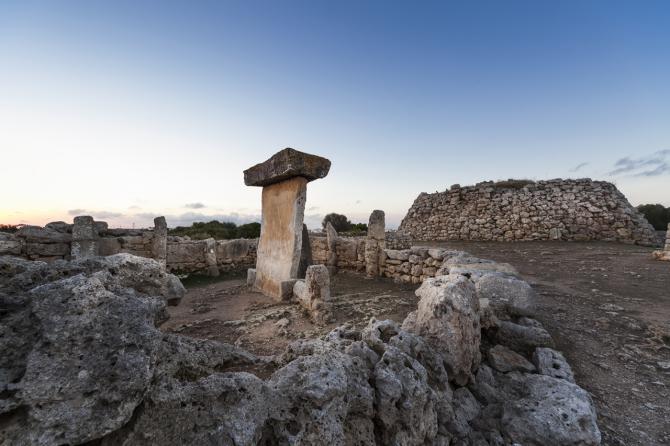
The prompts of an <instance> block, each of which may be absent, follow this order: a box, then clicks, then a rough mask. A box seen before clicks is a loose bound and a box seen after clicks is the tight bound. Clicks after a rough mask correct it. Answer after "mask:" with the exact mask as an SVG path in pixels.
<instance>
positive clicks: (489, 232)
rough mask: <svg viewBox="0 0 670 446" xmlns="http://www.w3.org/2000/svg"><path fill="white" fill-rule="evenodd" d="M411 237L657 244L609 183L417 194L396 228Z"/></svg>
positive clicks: (521, 184)
mask: <svg viewBox="0 0 670 446" xmlns="http://www.w3.org/2000/svg"><path fill="white" fill-rule="evenodd" d="M399 229H400V230H402V231H403V232H405V233H407V234H410V235H411V236H412V238H413V239H414V240H494V241H513V240H575V241H584V240H613V241H621V242H626V243H637V244H640V245H655V244H657V237H656V233H655V231H654V228H653V227H652V226H651V225H650V224H649V222H647V220H646V219H645V218H644V216H643V215H642V214H641V213H640V212H638V211H637V210H636V209H635V208H634V207H633V206H631V204H630V203H629V202H628V200H627V199H626V197H625V196H624V195H623V194H622V193H621V192H620V191H619V190H618V189H617V188H616V186H615V185H614V184H612V183H608V182H605V181H591V180H590V179H576V180H573V179H565V180H563V179H556V180H548V181H538V182H534V181H518V180H517V181H513V180H511V181H504V182H498V183H494V182H492V181H486V182H482V183H478V184H476V185H474V186H467V187H461V186H459V185H457V184H456V185H454V186H452V187H451V188H450V189H449V190H446V191H444V192H436V193H433V194H427V193H421V194H420V195H419V196H418V197H417V198H416V200H414V203H413V204H412V206H411V207H410V209H409V210H408V211H407V215H406V216H405V218H404V219H403V220H402V223H401V224H400V227H399Z"/></svg>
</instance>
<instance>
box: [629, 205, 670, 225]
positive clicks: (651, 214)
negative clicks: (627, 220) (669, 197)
mask: <svg viewBox="0 0 670 446" xmlns="http://www.w3.org/2000/svg"><path fill="white" fill-rule="evenodd" d="M637 210H638V211H640V212H641V213H642V215H644V217H645V218H646V219H647V221H648V222H649V223H650V224H651V225H652V226H653V227H654V229H656V230H657V231H665V230H666V229H668V223H670V208H666V207H665V206H663V205H662V204H658V203H657V204H641V205H639V206H638V207H637Z"/></svg>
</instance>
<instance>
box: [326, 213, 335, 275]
mask: <svg viewBox="0 0 670 446" xmlns="http://www.w3.org/2000/svg"><path fill="white" fill-rule="evenodd" d="M337 237H338V236H337V231H336V230H335V228H334V227H333V225H332V224H331V223H330V222H327V223H326V243H327V245H328V258H327V259H326V266H327V267H328V272H329V273H330V275H334V274H336V273H337Z"/></svg>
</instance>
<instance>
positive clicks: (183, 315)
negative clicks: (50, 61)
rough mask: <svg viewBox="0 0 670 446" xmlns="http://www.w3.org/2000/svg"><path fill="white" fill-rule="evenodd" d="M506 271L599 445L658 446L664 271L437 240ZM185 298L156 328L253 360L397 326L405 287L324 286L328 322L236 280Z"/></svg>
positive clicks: (669, 350) (668, 426)
mask: <svg viewBox="0 0 670 446" xmlns="http://www.w3.org/2000/svg"><path fill="white" fill-rule="evenodd" d="M423 244H428V245H431V246H446V247H449V248H452V249H462V250H465V251H468V252H470V253H472V254H474V255H476V256H479V257H482V258H489V259H493V260H497V261H501V262H508V263H511V264H512V265H513V266H515V267H516V268H517V269H518V271H519V272H520V274H521V275H522V276H523V278H524V279H525V280H527V281H528V282H529V283H530V284H531V285H532V286H533V288H534V289H535V290H536V292H537V296H538V299H537V301H538V305H537V319H538V320H540V321H541V322H542V323H543V324H544V326H545V327H546V328H547V330H548V331H549V332H550V333H551V334H552V336H553V337H554V339H555V341H556V344H557V348H558V349H559V350H561V351H563V352H564V354H565V356H566V357H567V358H568V361H569V362H570V364H571V365H572V368H573V370H574V372H575V377H576V380H577V382H578V383H579V384H580V385H581V386H582V387H584V388H585V389H586V390H588V391H589V392H590V393H591V395H592V396H593V399H594V401H595V404H596V408H597V411H598V418H599V425H600V428H601V430H602V433H603V444H604V445H614V446H620V445H627V446H628V445H645V446H647V445H666V444H670V398H669V396H670V263H668V262H657V261H652V260H651V259H650V252H651V249H647V248H642V247H638V246H630V245H623V244H615V243H597V242H594V243H574V242H573V243H566V242H521V243H493V242H486V243H484V242H481V243H480V242H448V243H423ZM186 285H187V289H188V293H187V295H186V297H185V298H184V299H183V300H182V303H181V304H180V305H179V306H177V307H170V308H169V311H170V316H171V318H170V320H169V321H168V322H166V323H165V324H164V325H163V326H162V329H164V330H166V331H172V332H179V333H182V334H185V335H188V336H193V337H197V338H205V339H215V340H219V341H224V342H228V343H233V344H236V345H238V346H241V347H243V348H245V349H248V350H249V351H252V352H254V353H256V354H259V355H270V354H276V353H279V352H281V351H282V350H283V349H284V347H285V346H286V345H287V344H288V343H290V342H291V341H293V340H295V339H298V338H301V337H302V338H312V337H318V336H320V335H322V334H325V333H327V332H328V331H330V330H331V329H332V328H334V327H336V326H338V325H342V324H344V323H349V324H352V325H354V326H355V327H357V328H361V327H362V326H364V325H365V324H367V321H368V320H369V318H370V317H376V318H378V319H393V320H396V321H402V320H403V319H404V317H405V315H406V314H407V313H409V312H410V311H412V310H414V309H415V308H416V297H415V295H414V290H415V289H416V287H417V286H416V285H402V284H396V283H393V282H392V281H390V280H384V279H379V280H367V279H365V278H363V277H362V276H360V275H357V274H354V273H347V272H344V273H340V274H338V275H337V276H335V277H334V278H332V294H333V295H334V296H336V297H337V299H336V300H335V302H336V303H335V311H334V315H335V320H334V321H333V322H332V323H330V324H329V325H327V326H325V327H319V326H316V325H314V324H312V323H310V322H309V320H308V319H307V318H306V317H305V315H304V314H303V313H302V311H301V310H300V309H299V308H298V307H297V306H296V305H294V304H291V303H275V302H273V301H272V300H271V299H269V298H267V297H265V296H263V295H260V294H257V293H250V292H249V291H248V290H247V289H246V286H245V281H244V280H243V279H242V278H230V279H225V280H218V281H214V282H211V281H210V283H188V282H187V283H186Z"/></svg>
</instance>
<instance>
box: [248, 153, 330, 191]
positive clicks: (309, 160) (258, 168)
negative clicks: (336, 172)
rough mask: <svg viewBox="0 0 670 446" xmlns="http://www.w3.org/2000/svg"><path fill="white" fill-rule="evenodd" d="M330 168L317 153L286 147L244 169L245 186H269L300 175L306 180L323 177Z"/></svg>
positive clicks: (325, 160) (328, 162)
mask: <svg viewBox="0 0 670 446" xmlns="http://www.w3.org/2000/svg"><path fill="white" fill-rule="evenodd" d="M329 170H330V161H329V160H328V159H326V158H323V157H321V156H317V155H311V154H308V153H304V152H300V151H298V150H295V149H291V148H286V149H284V150H282V151H280V152H277V153H276V154H274V155H273V156H272V157H271V158H270V159H268V160H267V161H264V162H262V163H259V164H256V165H255V166H253V167H251V168H249V169H247V170H245V171H244V184H246V185H247V186H269V185H271V184H275V183H279V182H282V181H285V180H289V179H291V178H294V177H302V178H304V179H305V180H306V181H313V180H316V179H319V178H324V177H325V176H326V175H328V171H329Z"/></svg>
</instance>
